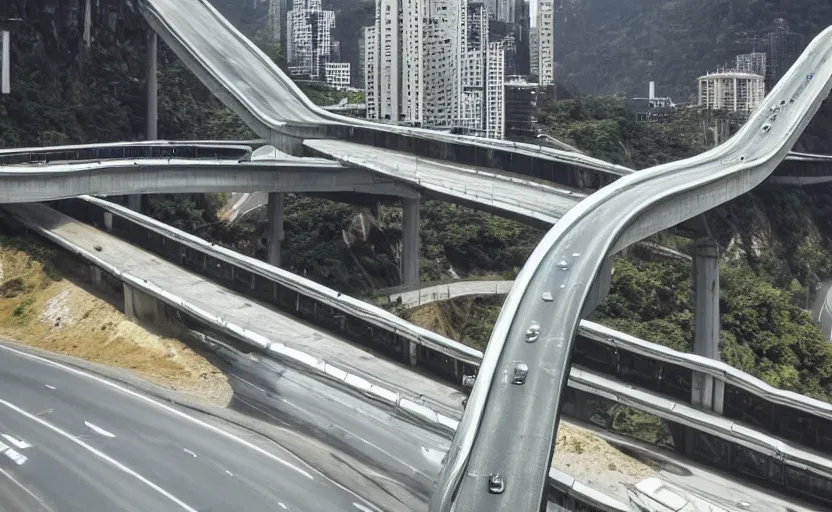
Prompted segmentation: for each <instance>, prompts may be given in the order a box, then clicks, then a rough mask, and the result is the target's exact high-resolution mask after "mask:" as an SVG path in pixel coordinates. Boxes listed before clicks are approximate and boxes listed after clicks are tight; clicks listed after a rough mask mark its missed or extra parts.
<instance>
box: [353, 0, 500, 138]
mask: <svg viewBox="0 0 832 512" xmlns="http://www.w3.org/2000/svg"><path fill="white" fill-rule="evenodd" d="M489 16H490V15H489V12H488V9H487V7H486V5H485V4H484V3H482V2H470V3H469V2H468V1H467V0H376V19H375V24H374V25H373V26H372V27H367V28H365V30H364V32H363V38H364V41H363V42H364V44H363V46H364V78H365V80H364V87H365V91H366V101H367V117H368V118H369V119H374V120H379V121H389V122H396V123H405V124H411V125H418V126H424V127H428V128H437V129H461V130H463V131H464V132H466V133H474V134H479V135H485V134H486V133H487V132H490V133H494V134H496V133H497V132H498V131H500V130H498V128H497V127H498V126H502V125H503V124H504V121H501V120H500V119H502V118H501V117H494V121H492V124H491V125H490V126H491V129H490V131H489V128H488V127H487V126H486V125H487V124H488V123H487V118H488V116H489V112H492V111H493V112H497V110H499V111H500V112H502V109H503V107H502V106H500V107H499V108H498V109H497V110H494V109H489V105H488V95H489V93H493V94H492V95H493V96H495V97H496V96H497V95H501V92H500V91H502V88H501V87H497V86H496V85H494V84H492V88H491V89H488V83H489V82H488V79H489V78H490V79H492V80H496V79H497V78H496V75H494V76H490V75H488V59H489V58H494V59H502V46H500V50H499V53H500V55H499V57H498V55H497V53H498V51H497V49H496V47H490V46H489V44H488V43H489V41H488V19H489ZM501 62H502V61H501ZM501 101H502V98H501ZM500 105H502V103H501V104H500ZM495 116H496V114H495ZM500 137H502V132H501V131H500Z"/></svg>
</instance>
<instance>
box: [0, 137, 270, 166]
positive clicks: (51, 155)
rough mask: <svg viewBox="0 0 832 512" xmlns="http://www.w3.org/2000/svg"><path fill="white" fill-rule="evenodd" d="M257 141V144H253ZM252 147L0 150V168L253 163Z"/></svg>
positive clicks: (166, 144) (168, 144)
mask: <svg viewBox="0 0 832 512" xmlns="http://www.w3.org/2000/svg"><path fill="white" fill-rule="evenodd" d="M252 142H257V141H252ZM251 153H252V148H251V146H250V145H245V144H237V143H234V142H230V141H229V142H220V143H217V142H213V141H194V142H178V141H164V140H163V141H142V142H114V143H103V144H81V145H74V146H51V147H41V148H13V149H0V165H15V164H31V163H48V162H53V161H64V160H66V161H73V160H110V159H139V158H195V159H214V160H237V161H245V160H251Z"/></svg>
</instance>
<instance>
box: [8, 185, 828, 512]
mask: <svg viewBox="0 0 832 512" xmlns="http://www.w3.org/2000/svg"><path fill="white" fill-rule="evenodd" d="M89 201H90V202H91V204H99V205H103V204H108V203H106V202H105V201H102V200H97V199H90V200H89ZM108 208H110V211H111V212H116V213H119V215H118V217H119V218H120V219H121V220H116V219H114V222H113V223H112V225H113V230H114V232H119V233H122V234H127V236H128V239H129V240H130V241H131V242H133V243H134V244H138V245H148V246H149V247H152V248H153V250H154V252H156V253H157V255H158V256H154V255H152V254H147V253H144V251H142V250H141V249H139V248H137V247H135V245H131V244H128V243H125V242H123V241H120V240H116V239H114V237H113V236H111V235H106V234H104V233H102V232H100V231H98V230H95V229H92V228H90V227H88V226H85V225H82V224H80V223H78V222H75V221H73V220H70V219H68V218H66V217H65V216H62V215H60V214H57V212H54V211H52V210H50V209H49V208H46V207H44V206H41V205H15V206H10V207H8V208H7V210H8V211H10V212H12V213H13V214H14V216H15V217H17V218H19V219H21V220H23V221H24V222H25V223H26V224H27V225H28V226H29V227H30V229H33V230H35V231H36V232H40V233H42V234H43V235H44V236H46V237H47V238H48V239H50V240H54V241H55V242H56V243H58V244H59V245H61V246H63V247H65V248H67V249H68V250H71V251H72V252H74V253H76V254H79V255H81V256H82V257H83V258H85V259H87V260H88V261H90V262H93V264H94V265H96V266H99V265H100V267H99V268H102V267H103V268H104V269H107V270H106V271H107V272H108V273H110V272H112V273H113V274H112V275H114V276H117V277H120V278H121V279H122V280H123V282H124V284H125V287H135V288H136V289H141V290H143V291H142V293H152V294H153V295H154V296H156V297H159V299H160V300H162V301H164V302H165V303H166V304H168V305H170V306H172V307H174V308H176V309H178V310H179V311H181V312H182V314H183V315H186V316H187V317H192V318H196V319H198V320H199V321H201V322H203V325H206V326H213V327H212V328H213V329H215V330H217V331H218V332H222V333H226V334H229V335H231V336H233V337H235V338H237V339H239V340H243V341H246V340H247V341H246V342H247V343H249V344H251V346H252V347H260V348H262V349H263V351H264V352H266V353H268V354H273V355H274V356H276V357H279V358H281V359H282V360H287V361H288V360H291V361H293V363H292V365H293V366H294V367H295V368H298V369H302V370H303V371H307V372H312V373H315V372H318V373H321V372H323V373H324V375H326V376H328V378H329V379H330V380H331V381H333V382H340V383H342V385H344V386H346V387H351V388H353V389H354V391H358V392H359V393H360V394H361V395H369V396H370V397H371V398H373V400H374V401H375V402H380V403H388V402H390V400H391V396H392V397H394V398H395V400H392V404H393V405H394V407H396V410H397V411H398V412H397V414H401V415H403V416H404V417H409V418H412V419H413V420H418V422H420V423H424V424H425V425H430V424H431V423H432V424H435V425H437V426H439V425H442V426H444V428H445V429H446V430H445V431H447V430H448V429H450V430H452V429H453V428H455V426H456V420H455V418H457V417H458V411H459V405H458V404H459V399H460V396H461V395H460V394H459V393H458V391H455V390H453V389H452V388H448V387H446V386H444V385H443V384H441V383H437V382H433V381H430V380H429V379H425V378H422V377H419V376H416V375H413V374H411V373H410V372H408V371H403V369H402V368H401V367H399V366H396V365H395V364H391V363H390V362H387V361H384V360H382V359H378V358H375V357H373V356H369V355H368V354H366V353H362V351H361V350H359V349H356V348H354V347H351V346H350V345H348V344H345V343H343V342H338V341H337V339H336V338H335V337H334V336H333V335H332V334H330V333H332V332H334V331H337V330H339V329H345V330H342V331H340V332H344V333H346V334H347V336H349V337H351V338H353V339H356V340H358V341H360V342H362V343H368V342H373V343H375V340H377V339H378V338H379V336H378V334H376V333H374V332H373V331H372V330H369V331H368V330H366V329H365V328H363V326H362V324H361V323H360V322H361V320H360V319H362V318H363V319H365V321H366V322H375V323H376V324H375V325H378V324H379V323H381V322H383V321H385V320H384V317H385V316H392V315H389V314H385V313H384V312H381V311H380V310H377V308H373V307H372V306H369V305H366V304H364V303H361V302H360V301H356V300H355V299H351V298H349V297H344V296H342V295H341V294H337V293H336V292H334V291H332V290H326V289H325V288H323V287H321V286H320V285H315V284H314V283H308V284H306V285H305V290H304V291H303V293H304V294H305V295H302V294H293V292H292V289H291V288H289V286H290V285H291V286H297V284H299V283H300V282H306V280H304V279H303V278H299V277H297V276H292V275H291V274H288V273H287V272H285V271H281V270H280V269H276V268H274V267H270V266H268V265H265V264H262V263H260V262H256V260H254V261H250V263H248V264H247V265H248V266H243V260H251V259H250V258H245V257H243V256H239V255H238V256H236V258H237V259H238V260H240V261H239V263H238V264H239V266H237V267H232V266H229V265H228V262H229V261H233V260H231V259H230V257H229V253H230V251H227V250H223V249H222V248H219V247H215V246H211V245H210V244H208V243H206V242H197V240H198V239H195V238H194V237H191V236H190V235H187V234H184V233H181V232H177V231H176V230H173V229H172V228H169V227H165V226H164V225H163V224H160V223H157V222H155V221H152V220H151V219H147V218H146V217H144V216H141V215H140V214H137V213H135V212H131V211H130V210H127V209H124V208H123V207H118V206H117V205H111V204H109V206H108ZM96 215H97V216H100V215H101V212H100V210H99V211H98V212H97V214H96ZM128 217H129V218H135V219H141V218H144V219H145V220H144V222H145V223H146V226H147V227H148V228H152V229H147V228H143V229H138V230H136V231H134V232H132V234H130V233H129V232H126V231H125V230H126V229H137V226H135V225H133V226H132V227H131V225H130V224H125V223H124V222H123V221H124V220H125V219H126V218H128ZM155 230H158V231H155ZM167 232H169V233H170V235H171V236H170V238H166V239H165V240H164V241H160V240H159V239H158V234H159V233H167ZM154 235H155V236H154ZM96 244H97V245H98V246H100V247H101V250H100V251H99V250H98V249H95V250H93V247H94V245H96ZM196 248H200V249H199V250H200V251H201V253H199V252H194V249H196ZM159 257H161V258H159ZM220 258H222V259H220ZM99 260H101V261H99ZM164 260H168V261H164ZM169 262H170V263H169ZM175 264H176V265H178V264H181V265H183V266H186V267H187V268H188V269H191V272H187V271H184V270H181V269H179V268H177V267H176V266H175ZM255 270H256V271H257V272H258V273H253V271H255ZM192 272H193V273H192ZM180 274H181V275H180ZM201 275H205V276H209V277H211V278H213V279H216V280H217V281H219V282H223V283H230V284H231V290H228V289H225V290H223V289H222V288H220V287H219V286H217V285H215V284H212V283H211V282H210V281H208V280H206V279H202V278H201V277H200V276H201ZM269 275H271V276H272V277H271V279H272V280H269V279H265V277H266V276H269ZM279 276H286V278H290V279H293V280H295V281H297V283H295V284H291V283H289V282H287V281H283V280H281V278H280V277H279ZM270 283H271V284H272V285H274V286H273V287H271V288H270V287H269V286H268V284H270ZM278 283H280V284H278ZM217 294H219V295H220V296H221V297H222V298H221V299H218V298H217V297H216V295H217ZM245 295H249V296H250V297H251V298H248V297H246V296H245ZM325 295H331V297H329V298H326V297H325ZM312 297H315V299H312ZM252 298H256V299H259V300H256V301H254V300H252ZM134 300H135V299H134ZM260 301H263V302H268V303H274V301H277V303H278V304H279V305H280V307H284V306H286V305H289V304H291V305H292V307H293V309H292V311H294V312H293V313H290V314H292V315H296V316H299V317H300V318H303V319H307V320H310V321H313V322H315V323H316V324H318V325H320V326H322V327H326V328H327V330H317V329H315V328H311V327H309V326H307V325H304V324H301V323H296V322H295V321H293V320H291V319H290V318H289V317H288V315H282V314H280V313H277V312H275V311H273V310H269V309H268V308H265V307H264V306H263V305H261V302H260ZM339 303H343V305H342V306H339V307H341V308H343V309H342V310H341V311H342V312H343V315H342V318H341V319H339V317H338V315H335V316H334V317H333V316H331V313H330V311H331V309H328V308H330V307H332V305H337V304H339ZM347 304H350V306H349V307H346V305H347ZM374 309H376V311H377V312H376V313H375V314H374V315H373V310H374ZM344 317H345V318H344ZM393 318H395V317H393ZM212 319H213V320H212ZM266 319H268V321H266ZM391 321H392V318H391ZM397 321H398V323H399V324H400V325H401V330H399V332H400V333H401V334H402V335H408V336H410V335H411V334H412V333H417V332H419V329H418V328H416V327H415V326H412V325H408V324H407V322H403V321H401V320H400V319H399V320H397ZM339 325H340V326H341V327H337V326H339ZM406 330H407V331H410V333H411V334H408V333H407V332H406ZM421 336H425V337H432V339H435V340H437V341H439V339H440V338H441V337H437V336H436V335H435V334H432V333H429V332H424V333H423V334H422V335H421ZM388 339H389V338H388ZM410 339H416V340H418V339H419V336H416V337H413V338H410ZM371 340H372V341H371ZM424 342H425V343H428V340H427V339H424ZM443 343H445V344H446V345H448V346H449V347H450V346H452V345H453V344H454V342H451V341H450V340H445V341H443ZM457 345H458V344H457ZM376 347H378V348H379V349H381V348H382V347H383V345H376ZM461 348H462V347H461ZM665 350H666V349H665ZM404 352H405V353H404V354H403V355H405V356H406V357H409V354H411V352H410V351H409V350H407V349H405V351H404ZM671 352H672V351H671ZM400 353H401V352H400ZM472 355H476V351H472ZM304 369H305V370H304ZM342 369H346V370H347V372H348V373H347V374H346V376H345V374H344V371H343V370H342ZM377 385H380V386H381V388H380V389H379V388H375V387H374V386H377ZM570 387H571V389H572V390H573V391H574V392H575V393H583V395H580V396H583V397H584V398H578V401H577V402H572V406H573V407H577V408H578V409H580V407H581V404H582V403H584V402H585V401H586V397H587V396H590V395H591V396H595V397H601V396H603V397H607V399H609V397H615V399H616V400H618V401H620V403H622V404H632V405H635V406H636V407H638V408H640V409H646V410H651V411H655V412H656V413H658V414H659V415H660V417H667V418H673V420H674V421H681V422H684V423H685V424H689V425H694V427H693V428H696V429H699V430H703V429H704V430H706V431H708V432H712V433H714V435H716V436H717V438H720V437H719V436H727V437H728V438H730V439H733V440H734V441H735V442H738V443H740V444H741V445H743V446H744V447H748V448H746V449H750V450H751V452H752V453H757V454H758V457H763V458H764V459H768V458H771V457H772V455H775V456H777V457H780V458H781V459H780V460H787V461H788V463H789V464H792V463H793V461H801V463H802V464H810V465H812V467H815V466H816V465H817V464H821V465H823V464H824V462H823V459H822V458H820V459H819V458H817V457H816V456H814V455H812V454H811V453H808V452H806V451H805V450H799V449H798V450H795V449H792V448H790V447H784V446H781V444H780V443H779V441H777V440H776V439H774V438H772V437H771V436H767V435H764V434H759V433H754V432H752V431H750V430H748V429H745V430H743V429H741V428H740V426H739V425H736V424H735V423H734V422H733V421H731V420H728V419H723V418H716V417H714V416H713V415H709V414H707V413H701V412H699V411H695V410H693V409H692V408H690V407H685V406H684V405H683V404H681V403H674V402H672V401H669V400H667V399H662V398H660V397H656V396H654V395H651V394H650V393H645V392H644V391H642V390H638V389H635V388H632V387H630V386H627V385H621V384H618V383H615V382H612V381H610V380H609V379H607V378H605V377H604V376H602V375H598V374H597V373H593V372H587V371H585V370H583V369H579V368H575V369H573V371H572V373H571V375H570ZM384 388H386V389H387V391H385V390H384ZM417 394H418V398H417ZM282 396H286V395H282ZM577 396H578V395H576V397H577ZM396 397H398V398H396ZM433 411H435V412H433ZM443 415H448V416H450V417H447V416H446V417H444V419H443V418H442V416H443ZM319 428H320V427H319ZM440 430H441V429H440ZM734 430H736V431H737V432H739V434H736V433H732V432H733V431H734ZM333 432H334V431H333ZM359 432H360V431H359ZM359 435H360V436H363V435H365V434H361V433H359ZM373 439H374V440H377V441H380V439H376V437H374V438H373ZM385 443H387V441H385ZM405 444H406V443H405ZM355 446H357V447H358V446H362V444H361V443H360V442H358V443H357V444H356V445H355ZM365 449H369V450H370V452H371V453H375V452H374V451H373V449H372V447H371V446H367V447H365ZM416 452H417V453H416V454H415V455H409V453H410V452H408V451H407V450H406V449H403V448H397V451H396V452H394V453H396V455H397V457H398V458H400V462H406V463H407V464H410V465H414V466H419V464H424V462H422V463H419V460H420V458H419V455H418V450H417V451H416ZM373 457H374V458H375V459H374V460H377V461H379V462H381V461H385V460H387V459H386V458H385V457H382V456H379V455H378V454H375V455H373ZM414 457H415V458H414ZM437 460H438V459H437ZM601 462H602V465H603V463H605V461H601ZM391 469H392V466H391ZM434 470H435V471H438V467H436V468H435V469H434ZM422 471H424V472H428V471H429V469H428V468H425V469H424V470H422ZM697 471H700V470H697ZM550 473H551V476H552V478H551V479H550V483H552V485H555V486H556V487H558V486H561V487H558V488H559V489H561V490H563V487H562V486H563V485H564V484H568V485H570V487H569V489H572V491H571V492H577V493H578V494H579V495H580V496H582V497H581V499H582V500H584V499H588V500H595V499H597V498H598V497H597V496H596V497H595V498H592V497H591V496H590V495H588V494H586V493H587V492H589V491H588V490H587V489H584V490H580V489H579V487H580V486H578V485H576V484H575V483H572V484H569V479H568V478H566V479H564V478H563V475H562V474H559V473H558V472H557V471H552V472H550ZM683 480H686V481H688V483H689V485H691V486H693V487H695V488H700V489H721V490H720V491H714V492H715V493H716V494H724V493H725V492H726V491H727V490H728V489H732V490H733V491H732V492H733V493H735V494H734V495H736V496H744V499H745V500H746V501H748V502H749V503H752V504H753V506H754V507H755V508H754V510H761V511H778V512H782V511H785V510H786V505H788V506H791V507H792V508H794V510H804V509H803V508H801V505H799V500H792V499H789V500H786V501H783V498H778V497H776V496H772V495H768V494H764V493H760V492H759V491H755V490H754V489H753V488H752V487H746V486H743V485H742V484H741V483H739V482H735V481H734V480H733V479H732V478H730V477H726V476H725V475H718V474H713V473H712V474H710V476H705V475H702V476H700V477H693V476H691V477H688V478H685V479H683ZM571 486H574V487H571ZM581 492H584V493H585V494H583V495H581V494H580V493H581ZM593 510H616V511H621V510H622V509H621V508H603V507H602V508H595V509H593Z"/></svg>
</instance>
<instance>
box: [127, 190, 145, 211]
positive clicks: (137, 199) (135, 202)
mask: <svg viewBox="0 0 832 512" xmlns="http://www.w3.org/2000/svg"><path fill="white" fill-rule="evenodd" d="M127 207H128V208H130V209H131V210H133V211H134V212H139V213H141V211H142V195H141V194H130V195H129V196H127Z"/></svg>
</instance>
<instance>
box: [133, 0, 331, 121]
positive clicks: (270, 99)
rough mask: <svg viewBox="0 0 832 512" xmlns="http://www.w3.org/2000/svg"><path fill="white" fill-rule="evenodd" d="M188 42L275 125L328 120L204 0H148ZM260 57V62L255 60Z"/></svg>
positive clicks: (245, 101)
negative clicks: (294, 91)
mask: <svg viewBox="0 0 832 512" xmlns="http://www.w3.org/2000/svg"><path fill="white" fill-rule="evenodd" d="M143 2H144V3H145V4H146V5H147V6H148V7H149V8H150V10H151V11H153V12H156V13H157V14H158V16H159V17H161V18H162V19H164V21H165V23H166V24H168V25H169V26H170V29H171V31H172V32H173V33H175V34H177V36H178V37H181V38H182V39H184V40H185V41H187V43H188V48H189V50H190V51H191V52H192V53H193V54H194V55H195V56H196V57H197V59H199V60H200V61H201V62H202V63H203V65H204V66H205V67H206V69H208V70H210V72H211V73H213V74H215V75H217V76H218V78H219V79H220V81H221V82H222V83H224V84H225V85H226V87H227V88H228V89H229V92H231V93H232V94H234V96H235V97H236V98H237V99H238V100H239V101H241V102H242V103H243V104H244V105H246V106H247V107H248V108H249V110H250V111H253V112H256V113H257V114H258V117H261V118H262V119H264V120H266V121H268V122H269V124H270V125H272V126H277V125H280V124H282V123H315V124H326V123H327V121H326V120H323V119H322V118H321V117H320V116H318V115H317V114H315V113H313V112H311V111H310V110H309V108H308V107H307V106H306V105H305V104H304V103H303V102H302V101H301V100H300V99H298V98H297V97H296V96H295V95H294V94H293V93H292V92H291V91H290V89H289V87H288V86H287V81H288V79H287V78H285V77H281V76H280V75H279V74H278V71H277V66H276V65H275V64H273V63H271V62H270V61H268V62H267V60H268V58H267V57H265V56H261V55H257V53H256V52H255V51H254V50H252V49H251V47H249V46H248V45H246V44H244V43H243V41H241V40H240V39H239V38H238V37H237V36H236V35H234V34H233V33H232V32H231V31H230V30H228V29H227V28H226V26H225V25H224V24H223V23H221V22H220V20H219V19H218V18H217V17H216V16H215V14H214V13H212V12H211V11H210V10H209V9H208V8H207V7H206V6H205V2H203V1H201V0H143ZM254 62H256V63H258V64H257V65H254V64H252V63H254Z"/></svg>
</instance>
